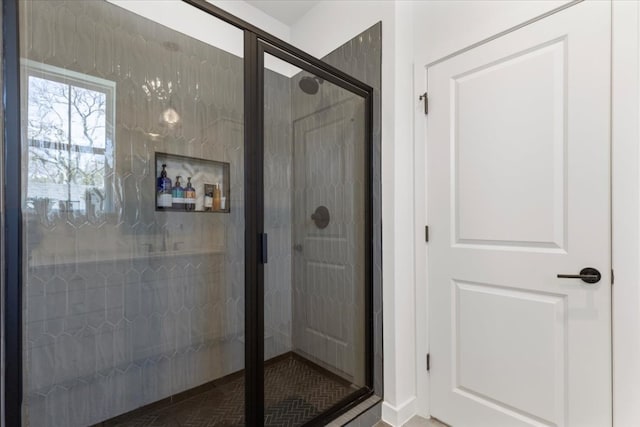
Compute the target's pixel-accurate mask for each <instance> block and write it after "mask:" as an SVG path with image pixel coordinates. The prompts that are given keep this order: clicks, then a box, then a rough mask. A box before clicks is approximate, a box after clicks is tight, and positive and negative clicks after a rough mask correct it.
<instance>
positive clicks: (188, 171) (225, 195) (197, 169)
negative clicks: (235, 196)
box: [155, 152, 231, 213]
mask: <svg viewBox="0 0 640 427" xmlns="http://www.w3.org/2000/svg"><path fill="white" fill-rule="evenodd" d="M229 169H230V164H229V163H227V162H221V161H217V160H208V159H201V158H197V157H187V156H182V155H178V154H169V153H162V152H156V153H155V171H156V172H155V176H156V177H157V179H156V188H155V193H156V198H155V209H156V211H160V212H188V213H229V212H230V211H231V209H230V202H231V198H230V189H229ZM164 173H166V177H165V176H164ZM163 180H165V181H164V182H163ZM190 192H192V193H190ZM194 193H195V194H194Z"/></svg>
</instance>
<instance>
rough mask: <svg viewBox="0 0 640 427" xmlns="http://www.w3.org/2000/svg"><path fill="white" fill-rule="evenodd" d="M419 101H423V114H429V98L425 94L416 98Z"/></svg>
mask: <svg viewBox="0 0 640 427" xmlns="http://www.w3.org/2000/svg"><path fill="white" fill-rule="evenodd" d="M418 99H419V100H420V101H423V100H424V113H425V114H429V97H428V96H427V92H425V93H423V94H422V95H420V97H419V98H418Z"/></svg>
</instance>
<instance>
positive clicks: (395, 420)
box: [382, 397, 416, 427]
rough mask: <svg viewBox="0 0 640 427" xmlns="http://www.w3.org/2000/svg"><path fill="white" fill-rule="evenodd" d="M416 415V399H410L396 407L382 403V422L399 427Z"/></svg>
mask: <svg viewBox="0 0 640 427" xmlns="http://www.w3.org/2000/svg"><path fill="white" fill-rule="evenodd" d="M414 415H416V398H415V397H412V398H410V399H409V400H407V401H406V402H404V403H403V404H401V405H398V406H392V405H390V404H389V403H387V402H382V421H384V422H385V423H387V424H391V425H392V426H396V427H400V426H402V425H403V424H405V423H406V422H407V421H409V420H410V419H411V418H413V416H414Z"/></svg>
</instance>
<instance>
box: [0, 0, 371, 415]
mask: <svg viewBox="0 0 640 427" xmlns="http://www.w3.org/2000/svg"><path fill="white" fill-rule="evenodd" d="M182 1H183V2H185V3H187V4H190V5H191V6H194V7H196V8H198V9H200V10H202V11H204V12H206V13H208V14H210V15H212V16H214V17H216V18H218V19H221V20H222V21H225V22H227V23H229V24H231V25H233V26H235V27H237V28H239V29H241V30H243V32H244V58H243V59H244V109H245V111H244V113H245V117H244V118H245V125H244V145H245V177H244V180H245V336H246V340H245V381H246V383H245V412H246V424H247V425H249V426H261V425H263V424H264V263H266V262H267V259H266V246H265V245H266V235H265V234H264V186H263V171H264V168H263V158H264V154H263V153H264V132H263V129H264V114H263V93H264V55H265V53H268V54H270V55H273V56H275V57H277V58H279V59H281V60H283V61H286V62H289V63H290V64H292V65H295V66H297V67H298V68H301V69H303V70H305V71H308V72H310V73H313V74H315V75H317V76H318V77H321V78H323V79H325V80H327V81H330V82H331V83H333V84H335V85H337V86H340V87H342V88H343V89H346V90H348V91H350V92H352V93H354V94H356V95H359V96H361V97H362V98H363V99H364V102H365V138H366V144H365V146H366V154H365V155H366V159H365V162H366V173H367V179H366V180H365V186H366V188H365V201H366V206H365V231H366V233H365V236H366V240H365V242H364V243H365V245H364V247H365V317H366V318H365V352H366V354H365V387H363V388H361V389H359V390H357V391H355V392H354V393H353V394H352V395H350V396H348V397H347V398H346V399H344V400H343V401H340V402H338V403H337V404H336V405H334V406H333V407H332V408H330V409H329V410H327V411H325V412H324V413H322V414H320V415H319V416H317V417H316V418H314V419H312V420H311V421H309V422H308V423H307V425H324V424H326V423H327V422H328V421H329V420H331V419H333V418H335V417H336V416H338V415H339V414H341V413H343V412H345V411H347V410H349V409H350V408H352V407H353V406H355V405H357V404H358V403H360V402H362V401H364V400H366V399H367V398H368V397H370V396H371V395H373V354H374V351H373V292H372V289H373V221H372V212H373V194H372V188H373V185H372V184H373V149H372V147H373V129H372V126H373V88H372V87H371V86H369V85H367V84H365V83H363V82H362V81H360V80H358V79H356V78H354V77H353V76H350V75H348V74H346V73H344V72H343V71H341V70H338V69H337V68H335V67H333V66H331V65H329V64H327V63H325V62H323V61H321V60H319V59H317V58H315V57H313V56H312V55H309V54H308V53H306V52H304V51H302V50H300V49H298V48H296V47H294V46H292V45H291V44H289V43H287V42H285V41H283V40H281V39H279V38H277V37H275V36H273V35H271V34H269V33H267V32H265V31H263V30H261V29H259V28H257V27H255V26H253V25H251V24H249V23H248V22H246V21H244V20H242V19H239V18H237V17H236V16H234V15H231V14H229V13H227V12H225V11H224V10H222V9H220V8H218V7H216V6H214V5H212V4H211V3H208V2H207V1H205V0H182ZM18 2H19V0H2V34H3V52H2V67H3V83H2V85H3V87H2V89H3V95H4V96H3V98H2V102H3V107H4V135H3V136H4V151H3V153H2V180H3V182H2V184H3V188H2V195H3V198H2V204H3V208H4V224H3V229H2V237H3V240H4V247H2V248H0V250H1V251H2V257H3V260H4V271H3V272H2V274H3V278H4V284H5V286H4V295H3V297H4V318H3V327H4V331H3V332H4V343H3V344H4V350H5V360H4V374H5V376H4V394H3V398H4V408H3V409H4V411H3V412H4V421H5V425H6V426H11V427H13V426H20V425H22V392H23V390H22V381H23V361H22V357H23V352H22V339H23V336H22V315H23V310H22V302H23V301H22V280H23V274H22V271H23V264H22V258H23V250H24V245H23V241H22V238H23V236H22V179H21V175H22V170H21V169H22V148H21V144H20V141H21V128H20V127H21V118H20V108H18V107H17V106H19V105H21V104H20V43H19V11H18Z"/></svg>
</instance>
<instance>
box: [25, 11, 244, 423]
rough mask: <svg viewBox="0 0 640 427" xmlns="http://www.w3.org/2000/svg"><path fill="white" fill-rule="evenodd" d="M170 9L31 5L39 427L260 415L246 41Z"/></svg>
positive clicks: (32, 275) (31, 230)
mask: <svg viewBox="0 0 640 427" xmlns="http://www.w3.org/2000/svg"><path fill="white" fill-rule="evenodd" d="M113 3H118V4H120V5H121V6H122V7H121V6H117V5H115V4H113ZM163 3H166V4H164V5H162V6H158V5H156V6H154V4H157V2H126V1H125V2H106V1H95V0H91V1H58V0H48V1H39V0H21V1H20V2H19V6H20V29H21V46H20V54H21V60H22V64H21V79H22V93H21V98H22V106H21V115H22V119H23V120H22V134H23V139H22V164H23V170H22V183H23V186H22V188H23V213H24V215H23V218H24V223H23V225H24V240H23V249H24V250H23V253H24V255H23V259H22V264H23V266H24V283H23V314H24V315H23V348H24V351H23V354H24V359H23V366H24V375H23V377H24V387H23V390H24V396H23V411H22V412H23V414H24V415H23V418H22V419H23V425H31V426H37V427H48V426H65V427H67V426H87V425H93V424H96V423H101V422H105V423H106V425H147V424H148V423H153V425H156V426H164V425H166V426H170V425H176V423H177V422H180V423H183V422H190V423H193V424H198V423H199V422H200V421H202V423H204V422H205V421H206V422H211V421H217V422H219V423H221V424H225V425H229V424H242V423H243V420H244V411H245V408H244V406H245V405H244V383H245V378H244V347H245V327H244V273H245V262H244V255H245V250H244V228H245V226H244V221H245V214H244V191H245V189H244V152H245V150H244V101H243V92H244V83H243V66H244V59H243V57H242V56H243V51H242V47H243V33H242V31H241V30H239V29H237V28H235V27H232V26H230V25H228V24H226V23H223V22H222V21H219V20H218V19H216V18H214V17H213V16H210V15H207V14H206V13H204V12H202V11H199V10H197V9H195V8H193V7H192V6H189V5H187V4H186V3H182V2H163ZM158 7H162V8H163V12H164V13H163V14H158V13H157V12H158V11H157V10H156V8H158ZM145 16H147V17H150V16H154V17H156V19H157V21H154V20H151V19H149V18H146V17H145ZM172 16H182V17H183V20H182V21H180V20H176V19H175V18H172ZM163 17H164V18H163ZM184 22H187V23H197V24H198V25H200V26H201V27H206V28H208V29H209V30H210V33H209V34H210V35H211V37H209V38H206V37H204V38H203V37H202V34H191V33H190V31H189V30H190V27H189V25H186V26H185V25H184ZM171 26H173V28H170V27H171ZM194 26H195V25H194ZM163 165H166V167H163ZM163 169H164V170H165V171H166V173H167V176H166V177H165V176H164V174H163V172H162V171H163ZM194 192H195V194H194ZM152 404H153V405H152ZM149 405H151V406H149Z"/></svg>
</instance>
